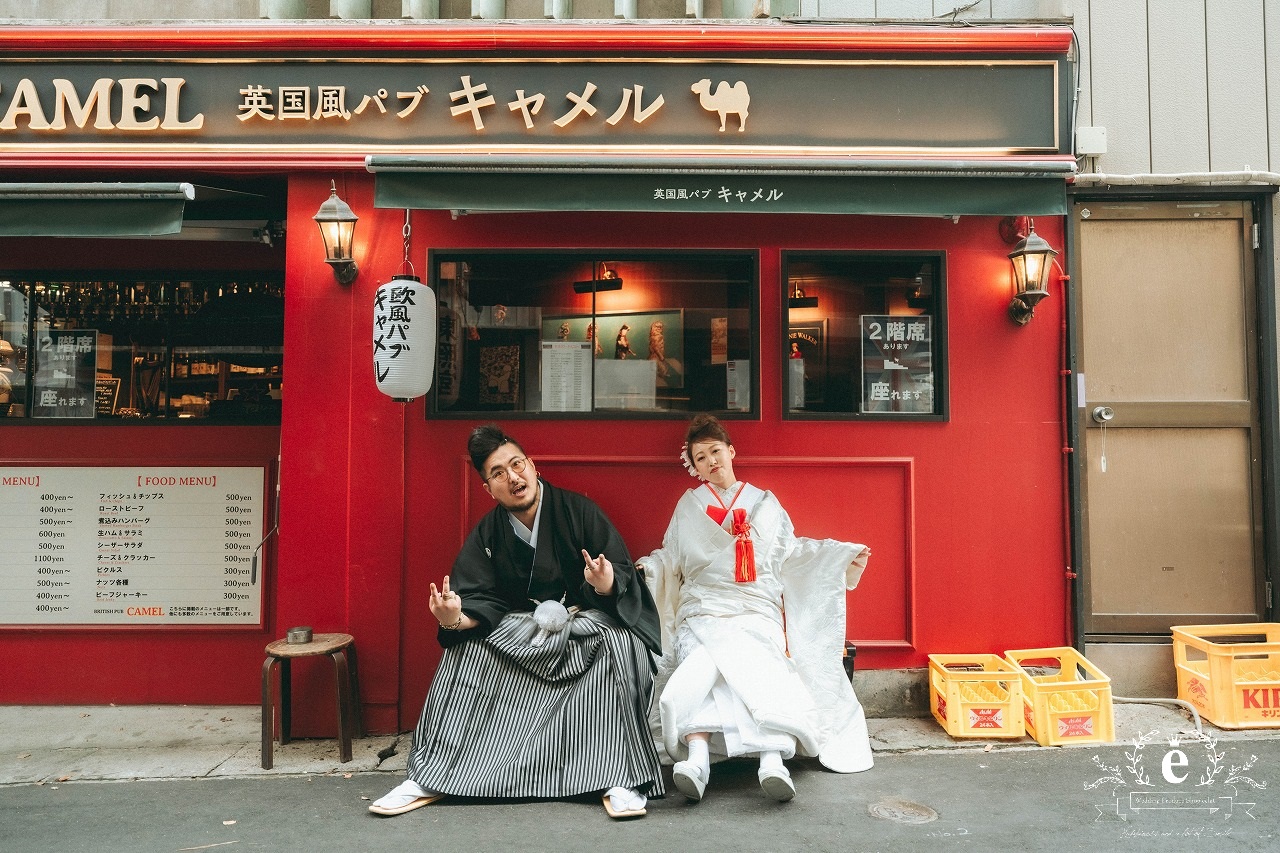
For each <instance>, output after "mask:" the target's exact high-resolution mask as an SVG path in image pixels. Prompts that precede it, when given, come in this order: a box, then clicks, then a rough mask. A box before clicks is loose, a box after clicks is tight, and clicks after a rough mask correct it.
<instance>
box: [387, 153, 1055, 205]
mask: <svg viewBox="0 0 1280 853" xmlns="http://www.w3.org/2000/svg"><path fill="white" fill-rule="evenodd" d="M366 167H367V168H368V169H369V171H371V172H373V173H375V175H376V188H375V193H374V204H375V205H376V206H378V207H390V208H421V209H430V210H458V211H491V212H497V211H540V210H541V211H554V210H592V211H644V212H664V213H860V214H879V215H904V216H961V215H965V216H972V215H992V216H1051V215H1059V216H1060V215H1065V213H1066V209H1067V208H1066V178H1067V177H1068V176H1069V175H1070V174H1071V173H1072V172H1073V171H1074V161H1072V160H1071V159H1070V158H1067V159H1065V160H1038V161H1026V160H947V161H938V160H930V161H918V160H894V161H884V160H878V161H869V160H841V159H822V160H813V159H803V160H801V159H780V158H758V159H735V160H734V161H732V162H728V161H720V162H718V163H712V164H708V163H707V162H706V160H705V159H699V158H692V157H676V158H650V159H647V160H645V159H638V160H632V161H627V162H625V163H620V162H618V161H617V160H614V161H613V162H608V161H605V160H602V159H592V158H588V157H570V156H567V155H560V156H553V157H547V156H542V157H538V158H536V159H535V158H532V157H516V156H506V157H501V156H499V157H483V156H480V155H470V156H469V157H468V158H467V159H466V160H465V162H462V161H460V160H459V159H458V158H445V157H431V156H416V157H369V158H367V160H366Z"/></svg>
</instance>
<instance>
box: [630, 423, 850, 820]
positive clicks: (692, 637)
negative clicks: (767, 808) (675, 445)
mask: <svg viewBox="0 0 1280 853" xmlns="http://www.w3.org/2000/svg"><path fill="white" fill-rule="evenodd" d="M681 455H682V456H683V457H685V465H686V467H687V468H689V473H690V474H692V475H693V476H695V477H698V478H699V479H702V480H705V481H706V482H705V483H703V484H702V485H700V486H698V487H697V488H693V489H690V490H688V491H687V492H685V493H684V495H683V496H682V497H681V498H680V501H679V502H678V503H677V504H676V509H675V514H674V515H673V516H672V518H671V523H670V525H669V526H668V527H667V532H666V535H665V536H664V537H663V541H662V547H661V548H659V549H658V550H657V551H654V552H653V553H652V554H650V555H649V556H647V557H642V558H641V559H639V560H637V561H636V564H637V566H638V567H641V568H643V570H644V572H645V576H646V578H647V580H648V583H649V586H650V589H651V590H652V591H653V596H654V599H655V600H656V602H657V605H658V613H659V616H660V617H661V620H662V648H663V656H662V659H661V660H660V661H659V664H658V675H657V680H656V682H655V691H656V692H658V693H659V696H660V698H659V700H658V705H657V717H658V723H660V726H661V735H660V744H659V746H660V747H661V748H660V750H659V751H660V752H662V751H663V750H665V752H666V754H667V756H668V757H669V760H672V761H675V762H676V763H675V767H674V768H672V778H673V781H674V782H675V786H676V788H677V789H678V790H679V791H680V792H681V793H683V794H684V795H685V796H686V797H688V798H689V799H690V800H694V801H696V800H700V799H702V796H703V793H704V792H705V790H706V785H707V782H708V780H709V779H710V775H711V768H710V756H711V754H714V755H716V756H717V757H738V756H752V755H758V756H759V758H760V769H759V772H758V777H759V780H760V785H761V787H762V788H763V789H764V792H765V793H766V794H767V795H768V796H770V797H772V798H774V799H777V800H780V801H786V800H790V799H791V798H793V797H794V796H795V785H794V783H793V782H792V780H791V774H790V773H789V772H788V770H787V768H786V766H785V765H784V764H783V760H784V759H789V758H792V757H794V756H802V757H817V758H818V760H819V761H820V762H821V763H822V764H823V766H825V767H827V768H828V769H830V770H834V771H836V772H840V773H853V772H858V771H862V770H867V769H869V768H870V767H871V764H872V759H871V746H870V743H869V742H868V738H867V723H866V716H865V715H864V713H863V710H862V706H861V704H859V702H858V699H857V697H856V696H855V695H854V692H853V688H852V687H851V686H850V684H849V680H848V678H847V677H846V675H845V672H844V667H843V665H842V663H841V653H842V651H843V648H844V634H845V596H844V591H845V590H846V589H852V588H853V587H854V586H855V585H856V584H857V582H858V578H859V577H860V576H861V575H862V571H863V569H864V568H865V567H866V563H867V557H868V555H869V553H870V552H869V551H868V549H867V548H866V546H864V545H857V544H853V543H849V542H839V541H836V540H834V539H822V540H817V539H806V538H800V537H797V536H796V535H795V532H794V529H793V527H792V525H791V519H790V518H789V517H788V516H787V513H786V510H784V509H783V508H782V505H781V504H780V503H778V499H777V498H775V497H774V496H773V494H772V493H770V492H767V491H762V490H760V489H758V488H756V487H755V486H752V485H750V484H749V483H740V482H738V481H737V479H736V478H735V477H734V474H733V460H734V457H735V455H736V451H735V450H734V447H733V444H732V442H730V440H729V434H728V432H727V431H726V430H725V429H724V427H723V426H722V425H721V424H720V422H719V421H717V420H716V419H715V418H714V417H711V416H710V415H698V416H697V417H695V418H694V419H693V421H692V422H691V423H690V425H689V429H688V432H687V435H686V440H685V446H684V451H683V452H682V454H681ZM784 599H785V601H786V619H785V622H784V620H783V600H784ZM784 625H785V630H784Z"/></svg>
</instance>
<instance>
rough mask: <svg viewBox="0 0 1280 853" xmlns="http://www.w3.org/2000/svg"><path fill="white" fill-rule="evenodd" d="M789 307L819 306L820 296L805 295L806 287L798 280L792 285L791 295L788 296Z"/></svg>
mask: <svg viewBox="0 0 1280 853" xmlns="http://www.w3.org/2000/svg"><path fill="white" fill-rule="evenodd" d="M787 307H788V308H817V307H818V297H816V296H805V295H804V288H802V287H801V286H800V282H798V281H797V282H796V283H795V284H794V285H793V286H792V290H791V296H789V297H788V298H787Z"/></svg>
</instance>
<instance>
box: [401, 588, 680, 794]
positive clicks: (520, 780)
mask: <svg viewBox="0 0 1280 853" xmlns="http://www.w3.org/2000/svg"><path fill="white" fill-rule="evenodd" d="M538 630H539V629H538V626H537V625H536V624H535V623H534V621H533V615H532V614H531V613H523V612H513V613H508V614H507V615H505V616H504V617H503V618H502V620H501V621H500V622H499V623H498V625H497V627H496V628H494V630H493V631H492V632H491V633H490V634H489V635H488V636H486V637H483V638H475V639H472V640H468V641H467V642H464V643H461V644H459V645H456V646H453V647H451V648H447V649H445V653H444V657H443V658H442V659H441V661H440V668H439V670H438V671H437V673H436V676H435V679H434V680H433V681H432V683H431V689H430V691H429V692H428V694H427V702H426V705H425V707H424V708H423V710H422V717H421V719H420V720H419V721H418V727H417V729H416V730H415V731H414V734H413V750H412V752H411V753H410V754H409V764H408V775H409V778H410V779H412V780H413V781H415V782H417V783H418V784H419V785H421V786H422V787H423V788H426V789H427V790H430V791H437V792H440V793H444V794H454V795H458V796H474V797H569V796H575V795H578V794H586V793H591V792H595V791H601V790H605V789H608V788H611V787H613V786H615V785H618V786H622V787H624V788H637V789H639V790H640V791H641V792H643V793H646V794H649V795H650V796H654V795H660V794H662V793H663V784H662V775H661V770H660V768H659V763H658V754H657V751H656V749H655V748H654V744H653V741H652V738H651V737H650V734H649V727H648V720H647V718H648V711H649V701H650V697H651V695H652V689H653V683H652V672H653V661H652V658H651V656H650V654H649V651H648V650H647V649H646V647H645V645H644V643H642V642H641V641H640V640H639V639H638V638H637V637H636V636H635V634H633V633H632V632H631V631H628V630H626V629H625V628H623V627H621V626H620V625H619V624H618V623H617V621H615V620H614V619H613V618H612V617H611V616H609V615H608V614H606V613H603V612H601V611H599V610H587V611H583V612H580V613H578V614H577V615H576V616H575V617H574V618H573V620H572V621H570V623H569V625H568V627H566V628H565V629H564V630H563V631H561V632H559V633H558V634H551V635H549V636H548V637H547V638H546V640H545V642H543V643H542V645H540V646H534V645H531V643H532V640H533V638H534V636H535V635H536V634H537V633H538Z"/></svg>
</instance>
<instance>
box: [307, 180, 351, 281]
mask: <svg viewBox="0 0 1280 853" xmlns="http://www.w3.org/2000/svg"><path fill="white" fill-rule="evenodd" d="M329 190H330V192H329V197H328V198H327V199H325V202H324V204H322V205H320V210H319V211H318V212H317V213H316V215H315V216H313V217H311V218H312V219H314V220H315V221H316V224H317V225H319V226H320V236H321V238H322V239H323V240H324V255H325V257H324V261H325V263H327V264H328V265H329V266H330V267H332V268H333V277H334V278H336V279H337V280H338V283H339V284H350V283H351V282H353V281H355V280H356V275H357V274H359V272H360V268H359V267H357V266H356V262H355V259H354V258H353V257H352V256H351V243H352V240H353V239H354V237H355V232H356V221H357V220H358V219H359V218H360V217H358V216H356V214H355V211H354V210H352V209H351V206H350V205H349V204H347V203H346V202H345V201H343V200H342V199H340V198H338V185H337V183H336V182H332V181H331V182H330V185H329Z"/></svg>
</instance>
